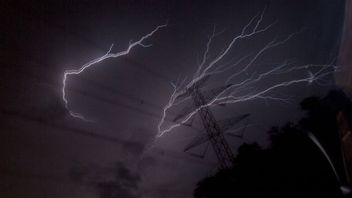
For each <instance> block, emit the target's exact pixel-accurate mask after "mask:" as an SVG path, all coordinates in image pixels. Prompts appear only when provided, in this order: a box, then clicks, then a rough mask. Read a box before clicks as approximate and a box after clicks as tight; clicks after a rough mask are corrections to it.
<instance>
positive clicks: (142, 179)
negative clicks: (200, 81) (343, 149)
mask: <svg viewBox="0 0 352 198" xmlns="http://www.w3.org/2000/svg"><path fill="white" fill-rule="evenodd" d="M267 3H268V4H267ZM343 3H344V1H342V0H339V1H329V0H324V1H319V0H313V1H306V0H300V1H296V0H295V1H294V0H292V1H280V0H272V1H262V0H248V1H247V0H246V1H213V2H210V1H156V0H142V1H127V0H123V1H110V2H109V1H94V0H93V1H85V0H82V1H72V0H63V1H45V2H42V1H23V3H21V4H19V3H17V1H9V0H4V1H1V2H0V16H1V24H2V28H1V31H0V50H1V53H0V57H1V60H0V66H1V67H0V69H1V72H0V79H1V84H0V92H1V99H0V100H1V104H2V105H1V116H2V117H1V118H2V121H3V122H4V124H2V125H1V127H2V128H1V130H0V131H1V133H0V145H1V149H0V153H1V156H3V159H1V160H3V161H5V162H6V164H5V167H2V166H1V167H0V169H1V170H0V171H2V172H5V171H6V170H7V169H10V168H11V170H13V171H12V172H11V173H16V172H21V170H22V169H24V171H23V172H25V171H26V172H28V173H31V172H34V173H35V174H38V175H39V174H40V175H54V176H55V178H59V180H60V181H61V180H62V178H64V179H65V177H66V176H67V174H68V172H70V177H69V181H66V180H63V181H65V182H63V183H60V185H58V183H55V184H52V183H49V182H46V180H36V179H28V180H26V181H27V183H26V182H23V180H21V179H18V178H17V177H16V174H13V175H12V176H9V177H8V178H5V179H3V178H0V180H5V181H0V182H2V183H3V182H5V183H9V185H12V188H11V189H14V190H13V191H11V192H5V193H4V195H3V194H2V193H3V192H0V197H25V196H29V195H30V196H32V197H39V198H46V197H55V196H56V197H68V198H71V197H90V196H95V195H96V194H98V195H100V197H101V198H112V197H119V198H125V197H126V198H135V197H139V196H143V197H148V195H145V194H143V193H141V192H146V191H148V190H150V191H152V192H153V193H152V195H151V196H150V197H152V198H156V197H160V198H165V197H176V198H185V197H191V196H192V193H191V192H192V190H193V187H194V184H195V183H196V182H197V180H199V179H200V178H201V177H203V176H204V175H207V174H208V173H209V172H210V170H213V169H214V167H215V165H216V164H215V163H216V160H214V159H215V156H212V157H209V158H207V159H203V160H201V159H198V158H194V157H192V156H190V155H188V154H185V153H183V152H182V150H183V148H184V147H183V146H184V145H185V144H187V143H189V142H188V139H187V138H186V136H185V137H183V136H184V135H185V134H186V135H187V137H191V135H192V134H191V133H193V132H194V131H192V129H189V128H187V127H183V128H182V130H179V131H177V132H176V133H173V134H171V135H170V136H167V137H165V138H164V139H159V141H157V143H156V144H155V145H154V146H155V147H154V148H152V149H150V147H149V146H150V143H151V142H152V141H153V138H154V137H155V135H156V130H157V129H156V128H157V122H158V120H159V119H160V115H161V111H162V106H163V105H164V104H165V102H166V101H167V99H168V96H169V94H170V93H171V91H172V90H171V89H172V88H171V86H170V82H171V81H173V80H176V79H177V78H178V76H186V75H188V76H189V74H190V73H189V71H194V70H195V68H194V66H195V62H196V59H197V57H196V54H197V53H201V52H202V50H203V49H204V45H205V42H206V39H207V35H209V33H211V29H212V27H213V26H214V25H216V26H217V27H219V30H222V29H225V32H224V34H223V35H225V36H224V37H222V36H221V37H219V38H220V41H219V43H220V44H223V43H224V42H226V41H227V40H228V39H229V38H230V37H231V36H233V34H235V33H236V32H237V31H238V28H240V27H242V25H243V24H245V23H246V22H247V20H248V19H249V18H250V17H252V16H253V15H254V14H256V13H257V11H260V10H262V9H263V8H264V7H265V5H267V6H268V7H267V8H268V10H267V15H266V17H265V20H266V21H265V23H266V22H268V23H270V22H271V21H274V20H276V19H279V23H278V26H277V27H276V29H275V33H278V34H279V35H280V36H283V35H285V34H286V33H291V32H292V31H296V30H297V29H301V28H307V29H308V31H307V32H306V33H307V34H304V35H303V34H302V35H303V36H302V35H301V36H300V37H299V38H297V40H295V41H294V43H293V44H292V46H291V44H290V45H287V46H284V47H283V48H282V51H280V52H281V53H284V55H288V56H289V57H288V58H291V56H296V55H298V56H299V57H301V59H302V62H303V61H308V62H309V61H317V62H319V63H321V62H323V63H326V59H329V60H331V58H332V57H334V56H335V55H336V54H335V51H334V50H335V49H336V48H338V40H339V33H340V29H339V28H340V24H341V21H342V20H341V16H342V10H343V8H342V7H343ZM166 21H169V27H168V28H166V29H164V30H163V31H160V32H159V33H158V34H156V35H155V37H153V38H151V39H150V40H148V42H147V43H148V44H149V43H150V44H153V46H152V47H150V48H138V49H136V50H134V51H133V53H131V54H130V55H129V56H127V57H123V58H122V59H114V60H111V61H106V62H104V63H102V64H101V65H99V67H95V68H94V69H91V70H89V71H87V72H85V73H84V74H82V75H81V76H77V77H74V78H70V79H69V80H70V82H69V86H68V90H69V92H70V93H69V99H70V107H71V108H74V109H75V110H77V111H79V112H82V114H85V115H87V116H89V117H91V118H93V119H96V120H97V122H95V123H85V122H80V121H78V120H75V119H72V118H71V117H69V116H68V114H67V111H66V110H65V108H64V104H63V102H62V98H61V87H62V73H63V71H64V70H66V69H71V68H77V67H78V66H80V65H82V64H84V63H86V62H87V61H89V60H91V59H92V58H96V57H98V56H101V55H102V54H104V53H106V51H107V50H108V47H109V46H110V45H111V44H112V43H114V44H115V48H114V50H116V51H119V50H120V49H124V47H126V46H127V45H128V41H129V40H130V39H136V38H139V36H141V35H143V34H145V33H147V32H149V31H150V30H151V29H153V28H154V27H155V26H156V25H160V24H163V23H165V22H166ZM261 43H262V41H258V42H257V43H256V44H261ZM242 49H244V50H247V51H248V50H250V49H247V47H244V48H242ZM280 50H281V49H280ZM314 63H315V62H314ZM297 89H300V90H301V88H295V89H294V90H297ZM325 89H326V88H325V87H323V88H321V87H320V88H316V87H309V88H307V90H306V93H308V94H312V93H313V92H314V91H316V90H318V91H325ZM304 90H305V88H304ZM287 91H288V92H289V94H290V95H295V94H296V92H294V91H292V90H291V89H290V90H287ZM301 91H302V90H301ZM302 92H304V91H302ZM292 93H293V94H292ZM300 95H302V94H301V92H299V94H297V96H300ZM276 104H277V103H275V105H276ZM249 106H250V107H249V109H250V110H253V111H254V112H256V113H262V112H265V111H267V112H269V113H268V114H265V115H264V114H260V115H259V116H257V117H258V119H257V120H259V121H260V123H262V122H264V121H263V119H267V120H268V123H269V121H272V120H274V121H276V120H280V119H286V117H289V116H291V115H293V114H295V112H296V111H297V110H295V106H294V105H292V106H289V107H288V106H286V104H285V106H284V105H281V106H280V104H279V105H278V106H275V107H274V106H273V105H272V106H266V105H263V104H262V103H256V102H255V103H251V104H250V105H249ZM243 109H245V105H243V107H242V106H238V107H236V111H237V112H241V111H242V110H243ZM245 110H246V111H243V112H247V109H245ZM224 114H230V115H229V116H233V114H232V113H224ZM269 124H270V125H272V122H270V123H269ZM199 127H201V126H199ZM178 132H179V133H178ZM248 134H249V135H248V141H254V140H258V139H261V140H263V142H265V141H266V140H265V135H264V134H263V133H262V129H260V128H256V131H255V132H252V133H251V132H249V133H248ZM180 139H182V141H179V140H180ZM235 144H236V145H237V144H239V143H238V142H236V143H235ZM236 145H234V147H236ZM147 148H148V149H147ZM3 154H4V155H3ZM75 162H77V164H78V165H77V167H76V166H75V165H74V163H75ZM114 162H115V163H116V164H115V165H113V163H114ZM132 164H134V165H135V166H132ZM12 165H16V166H12ZM2 169H4V170H2ZM68 170H70V171H68ZM35 174H28V175H35ZM43 178H45V177H43ZM66 179H67V178H66ZM72 181H75V183H76V184H79V185H78V186H73V187H72V186H70V185H71V184H70V182H72ZM80 185H83V186H86V187H87V188H88V190H86V189H84V190H82V189H80V188H79V186H80ZM9 189H10V188H9ZM18 189H21V190H20V191H19V190H18ZM91 189H93V190H94V193H93V195H91V194H92V193H91ZM146 189H148V190H146ZM81 191H83V192H81ZM79 193H82V194H79ZM180 193H181V194H180ZM182 193H183V194H182ZM56 197H55V198H56Z"/></svg>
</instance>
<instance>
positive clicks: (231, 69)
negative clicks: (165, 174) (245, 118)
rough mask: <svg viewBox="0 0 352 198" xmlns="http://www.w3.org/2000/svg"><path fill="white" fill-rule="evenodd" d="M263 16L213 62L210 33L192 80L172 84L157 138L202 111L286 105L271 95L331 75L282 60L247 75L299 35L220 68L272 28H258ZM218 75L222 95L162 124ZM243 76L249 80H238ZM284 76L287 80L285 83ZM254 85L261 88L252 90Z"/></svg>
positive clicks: (315, 67) (330, 69) (252, 21)
mask: <svg viewBox="0 0 352 198" xmlns="http://www.w3.org/2000/svg"><path fill="white" fill-rule="evenodd" d="M264 13H265V10H263V11H262V12H261V13H258V14H257V15H256V16H254V17H253V18H252V19H250V21H249V22H248V23H247V24H246V25H245V26H244V27H243V29H242V31H241V32H240V34H239V35H236V36H234V37H233V38H232V40H231V41H230V42H229V43H227V44H226V46H225V47H224V49H223V50H222V51H221V52H220V53H219V54H218V55H217V56H215V58H211V56H210V51H211V44H212V42H213V40H214V38H215V37H217V36H218V35H217V34H216V32H215V29H214V31H213V33H212V35H211V36H210V37H209V39H208V41H207V43H206V49H205V51H204V53H203V55H202V59H201V61H200V63H199V65H198V68H197V70H196V72H195V73H194V75H193V78H192V79H191V80H189V81H187V82H186V80H183V81H180V82H179V83H173V84H172V87H173V92H172V94H171V96H170V98H169V101H168V102H167V104H166V105H165V106H164V108H163V111H162V117H161V119H160V122H159V123H158V137H160V136H162V135H164V134H166V133H168V132H170V131H172V130H173V129H175V128H177V127H179V126H181V125H183V124H185V123H186V122H187V121H189V120H190V119H191V118H192V117H193V116H195V115H196V114H197V113H198V111H199V110H200V109H202V108H205V107H211V106H215V105H221V104H236V103H241V102H246V101H250V100H255V99H264V100H277V101H287V100H288V99H287V98H282V97H276V96H275V95H274V94H273V91H274V90H276V89H279V88H285V87H288V86H292V85H294V84H299V83H308V84H311V83H313V82H317V81H319V80H321V79H322V78H323V77H326V76H327V75H329V74H331V73H332V72H335V70H336V67H335V66H333V65H331V64H327V65H317V64H308V65H294V64H293V62H290V61H288V60H285V61H283V62H282V63H280V64H276V65H272V67H271V68H269V69H267V70H266V71H255V72H251V71H252V70H250V69H252V67H254V63H255V62H256V61H257V60H258V59H259V58H260V57H261V56H262V55H263V54H264V53H266V52H268V51H269V50H270V49H272V48H275V47H277V46H281V45H283V44H285V43H287V42H288V41H289V40H290V39H291V38H292V37H293V36H295V35H296V34H298V33H300V32H295V33H292V34H290V35H288V36H287V37H286V38H284V39H276V38H275V39H273V40H271V41H270V42H268V43H267V44H265V45H264V47H262V48H261V49H259V50H258V51H257V52H255V53H254V55H245V56H243V57H242V58H239V59H238V61H237V62H235V63H225V64H224V63H223V62H224V60H225V58H226V57H227V55H229V54H230V51H231V50H233V48H235V47H236V45H237V44H238V42H239V41H240V40H244V39H248V38H252V37H255V36H256V35H258V34H261V33H263V32H266V31H267V30H269V29H270V28H271V27H272V26H274V24H275V22H274V23H271V24H269V25H266V26H264V27H261V26H262V21H263V16H264ZM295 72H296V73H297V72H300V74H301V75H300V77H297V76H294V75H290V74H291V73H295ZM219 74H222V75H226V77H225V80H224V84H225V86H226V88H225V89H224V90H223V91H221V92H220V93H219V94H217V95H215V96H213V97H212V98H210V100H208V101H207V103H206V104H204V105H202V106H200V107H197V108H196V109H195V110H194V111H191V112H190V113H188V114H187V115H186V116H184V117H183V118H182V119H180V120H178V121H177V122H174V123H171V124H170V123H166V119H165V118H166V116H167V114H168V111H169V110H170V109H171V108H173V107H175V106H177V105H179V104H181V103H183V102H185V101H188V100H191V99H192V97H191V96H190V95H191V94H190V93H189V92H190V91H192V90H193V89H192V88H193V87H196V86H197V84H200V83H202V81H205V79H206V78H208V77H210V76H214V75H219ZM248 74H249V75H248ZM302 74H305V75H302ZM282 75H285V76H286V78H285V79H281V81H280V80H279V81H278V82H277V81H274V80H272V83H271V84H270V83H268V82H265V83H262V82H263V81H265V80H267V79H270V78H275V79H276V80H277V78H278V77H280V76H282ZM244 76H249V77H247V78H245V79H244V80H241V79H242V78H243V77H244ZM287 76H289V78H291V79H287ZM238 77H242V78H238ZM292 78H293V79H292ZM258 84H260V85H261V86H256V85H258Z"/></svg>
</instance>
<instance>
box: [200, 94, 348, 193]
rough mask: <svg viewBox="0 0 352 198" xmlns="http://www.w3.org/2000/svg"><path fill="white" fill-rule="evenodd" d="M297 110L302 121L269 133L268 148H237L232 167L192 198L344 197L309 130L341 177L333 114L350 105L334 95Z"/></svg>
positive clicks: (204, 183)
mask: <svg viewBox="0 0 352 198" xmlns="http://www.w3.org/2000/svg"><path fill="white" fill-rule="evenodd" d="M301 107H302V109H303V110H305V111H306V116H305V117H304V118H302V119H301V120H300V121H299V123H298V124H293V123H287V124H285V125H284V126H283V127H273V128H272V129H270V130H269V135H270V141H271V144H270V147H269V148H266V149H263V148H261V147H260V146H259V145H258V144H256V143H254V144H243V145H241V146H240V148H239V150H238V155H237V156H236V158H235V160H234V165H233V167H232V168H230V169H227V170H220V171H219V172H217V173H216V174H215V175H214V176H210V177H207V178H205V179H203V180H202V181H200V182H199V183H198V186H197V188H196V189H195V190H194V197H195V198H212V197H214V198H215V197H217V198H218V197H223V198H227V197H238V198H242V197H243V198H252V197H271V198H276V197H280V198H282V197H289V198H290V197H292V198H293V197H295V198H296V197H318V198H325V197H326V198H328V197H329V198H331V197H342V193H341V191H340V190H339V185H340V184H339V183H338V181H337V180H336V177H335V175H334V173H333V171H332V169H331V167H330V165H329V163H328V162H327V160H326V158H325V157H324V156H323V154H322V153H321V151H320V150H319V148H318V147H317V146H316V145H314V144H313V142H312V141H311V139H310V138H309V137H308V136H307V131H309V132H311V133H313V134H314V135H315V136H316V137H317V138H318V139H319V141H321V143H322V145H323V146H324V148H326V150H327V152H328V154H329V155H330V156H331V158H332V160H333V163H334V164H335V166H336V167H337V169H338V173H339V175H343V174H340V173H342V163H341V162H342V159H341V154H340V150H339V149H340V145H339V139H338V137H339V136H338V126H337V124H336V115H337V113H338V112H339V111H345V112H349V109H350V107H351V104H350V101H349V100H348V98H347V97H346V96H345V95H344V94H343V93H342V92H339V91H332V92H330V93H329V94H328V95H327V96H326V97H324V98H322V99H320V98H317V97H310V98H307V99H305V100H304V101H303V102H302V103H301Z"/></svg>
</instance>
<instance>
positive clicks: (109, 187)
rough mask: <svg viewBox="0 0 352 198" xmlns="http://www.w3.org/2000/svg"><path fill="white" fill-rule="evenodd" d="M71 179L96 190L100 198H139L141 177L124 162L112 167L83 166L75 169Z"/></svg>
mask: <svg viewBox="0 0 352 198" xmlns="http://www.w3.org/2000/svg"><path fill="white" fill-rule="evenodd" d="M70 177H71V178H72V179H73V180H74V181H76V182H79V183H81V184H83V185H85V186H87V187H88V188H94V190H95V192H96V193H97V194H98V195H99V197H100V198H120V197H123V198H137V197H140V196H139V183H140V181H141V177H140V175H139V174H138V173H134V172H133V171H131V170H130V169H129V168H128V167H127V166H126V165H125V164H123V163H122V162H116V163H115V164H114V165H113V166H112V167H99V166H96V165H90V166H87V165H83V166H76V167H73V168H72V169H71V171H70Z"/></svg>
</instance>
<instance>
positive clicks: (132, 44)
mask: <svg viewBox="0 0 352 198" xmlns="http://www.w3.org/2000/svg"><path fill="white" fill-rule="evenodd" d="M166 26H167V24H164V25H159V26H157V27H156V28H155V29H154V30H153V31H151V32H150V33H148V34H146V35H144V36H142V37H141V38H140V39H139V40H137V41H134V42H132V41H130V42H129V45H128V47H127V48H126V49H125V50H123V51H120V52H116V53H112V52H111V50H112V48H113V45H111V46H110V48H109V50H108V51H107V53H106V54H105V55H103V56H101V57H98V58H95V59H93V60H91V61H89V62H88V63H85V64H84V65H82V66H81V67H79V68H78V69H72V70H65V71H64V75H63V79H62V90H61V91H62V100H63V102H64V104H65V108H66V109H67V110H68V112H69V114H70V115H71V116H72V117H74V118H78V119H81V120H84V121H88V122H91V121H92V120H90V119H87V118H85V117H84V116H83V115H82V114H80V113H77V112H74V111H72V110H71V109H70V108H69V105H68V103H69V102H68V99H67V93H66V86H67V83H66V81H67V78H68V77H69V76H70V75H79V74H81V73H82V72H84V71H85V70H86V69H88V68H89V67H92V66H94V65H96V64H97V63H100V62H102V61H104V60H106V59H109V58H118V57H121V56H125V55H127V54H129V53H130V51H131V50H132V49H133V48H135V47H137V46H141V47H151V46H152V45H151V44H148V45H146V44H144V43H143V42H144V41H145V40H146V39H148V38H150V37H151V36H153V35H154V34H155V33H156V32H157V31H158V30H159V29H161V28H164V27H166Z"/></svg>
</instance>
